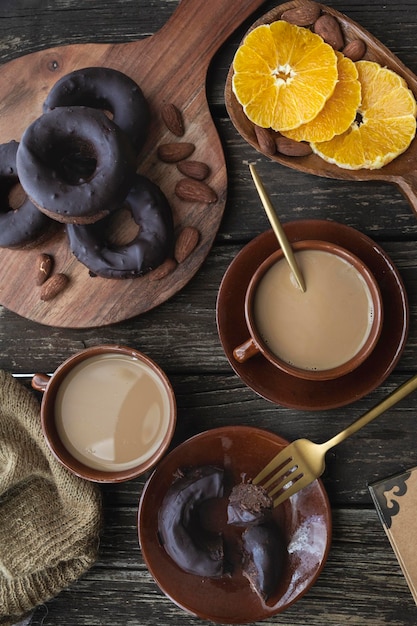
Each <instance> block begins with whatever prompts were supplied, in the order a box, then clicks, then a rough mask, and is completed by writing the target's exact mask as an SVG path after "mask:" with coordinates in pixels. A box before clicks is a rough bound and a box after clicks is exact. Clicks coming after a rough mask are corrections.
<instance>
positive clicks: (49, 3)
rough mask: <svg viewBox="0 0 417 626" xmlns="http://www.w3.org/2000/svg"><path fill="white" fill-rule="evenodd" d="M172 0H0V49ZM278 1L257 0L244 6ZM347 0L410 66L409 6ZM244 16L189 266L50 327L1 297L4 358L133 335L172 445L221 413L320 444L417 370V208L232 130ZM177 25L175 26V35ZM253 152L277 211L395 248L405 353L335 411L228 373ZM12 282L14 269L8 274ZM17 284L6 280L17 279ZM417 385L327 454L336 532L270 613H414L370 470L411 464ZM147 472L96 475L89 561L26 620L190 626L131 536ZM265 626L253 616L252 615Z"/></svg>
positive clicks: (414, 54) (31, 44) (14, 368)
mask: <svg viewBox="0 0 417 626" xmlns="http://www.w3.org/2000/svg"><path fill="white" fill-rule="evenodd" d="M177 4H178V3H177V1H176V0H175V2H172V0H158V2H156V3H155V2H153V1H151V0H89V2H88V3H86V2H85V0H32V1H30V0H14V2H11V3H9V6H8V7H7V10H6V8H4V7H5V6H6V5H3V4H2V3H0V18H1V19H0V62H2V63H5V62H7V61H9V60H11V59H14V58H17V57H19V56H21V55H23V54H27V53H29V52H32V51H38V50H39V51H40V50H45V49H47V48H50V47H51V46H60V45H62V44H74V43H75V44H83V43H86V42H93V43H96V44H98V43H100V44H102V43H104V44H111V43H113V42H118V43H129V42H134V41H137V40H139V39H141V38H143V37H146V36H148V35H150V34H152V33H154V32H157V31H158V30H159V29H160V28H161V27H162V26H163V24H165V23H166V21H167V20H168V19H169V17H170V15H172V14H173V12H174V9H175V7H176V6H177ZM276 4H277V3H276V2H273V1H271V0H267V2H265V3H264V4H263V5H262V6H261V7H259V9H257V10H256V11H255V12H254V16H253V19H255V18H257V17H259V16H260V15H261V14H262V13H263V12H265V11H267V10H270V9H272V8H273V7H274V6H275V5H276ZM326 4H328V5H329V6H331V7H333V8H335V9H337V10H339V11H342V12H344V13H346V14H347V15H348V16H349V17H351V18H352V19H354V20H355V21H357V22H359V23H360V24H361V25H363V26H364V27H365V28H366V29H367V30H369V31H370V32H371V33H372V34H373V35H374V36H375V37H377V38H378V39H379V40H380V41H382V42H383V43H384V44H385V45H387V46H388V47H389V48H390V49H391V50H392V51H393V52H394V53H395V54H396V55H397V56H398V57H399V58H400V59H401V60H402V61H403V62H404V63H405V64H406V65H407V67H409V68H410V70H411V71H412V72H414V73H416V72H417V14H416V12H415V7H414V3H412V2H410V0H400V1H399V2H396V3H387V4H385V5H384V4H381V3H380V2H377V1H376V0H364V1H363V2H355V1H354V0H334V1H333V2H327V3H326ZM250 21H251V20H250V19H246V20H245V22H244V23H243V24H242V26H240V27H239V28H238V29H237V31H236V32H235V33H233V34H232V35H231V37H230V38H229V39H228V40H227V41H226V42H225V44H224V45H223V46H222V47H221V49H220V50H219V52H218V53H217V54H216V55H215V57H214V60H213V63H212V64H211V65H210V68H209V72H208V81H207V97H208V102H209V107H210V113H211V115H212V117H213V119H214V123H215V126H216V129H217V132H218V135H219V137H220V141H221V143H222V147H223V150H224V155H225V161H226V166H227V175H228V194H227V202H226V207H225V211H224V215H223V218H222V221H221V223H220V225H219V229H218V232H217V235H216V238H215V240H214V245H213V247H212V249H211V251H210V253H209V254H208V256H207V258H206V259H205V260H204V262H203V263H202V265H201V267H200V268H199V270H198V271H197V272H196V274H195V276H194V277H193V278H192V280H190V281H189V282H188V284H186V285H185V286H184V288H183V289H181V290H180V291H178V292H177V293H176V294H175V295H173V297H171V298H170V299H168V300H167V301H165V302H164V303H163V304H161V305H160V306H158V307H157V308H155V309H153V310H150V311H148V312H147V313H145V314H143V315H140V316H138V317H133V318H132V319H129V320H127V321H123V322H120V323H116V324H111V325H109V326H104V327H100V328H87V329H83V328H77V329H70V328H60V327H56V326H48V325H43V324H40V323H38V322H36V321H31V320H28V319H26V318H25V317H22V316H20V315H17V314H15V313H13V312H11V311H10V310H8V309H7V308H5V307H0V367H1V368H3V369H5V370H7V371H10V372H20V373H24V372H33V371H52V370H53V369H54V368H55V367H56V366H57V365H58V364H59V363H60V362H61V361H62V360H64V359H65V358H66V357H67V356H69V355H70V354H72V353H74V352H76V351H78V350H79V349H81V348H83V347H84V346H88V345H95V344H99V343H104V342H106V343H107V342H110V343H113V342H114V343H126V344H128V345H132V346H134V347H136V348H138V349H140V350H142V351H143V352H145V353H147V354H148V355H149V356H150V357H151V358H153V359H155V360H156V361H157V362H158V363H159V364H160V365H161V366H162V367H163V368H164V369H165V371H166V372H167V374H168V376H169V377H170V379H171V380H172V383H173V386H174V389H175V392H176V395H177V401H178V428H177V432H176V435H175V440H174V442H173V445H175V444H176V443H179V442H181V441H183V440H184V439H186V438H187V437H189V436H190V435H193V434H195V433H198V432H200V431H202V430H205V429H209V428H214V427H217V426H221V425H230V424H243V425H251V426H261V427H264V428H268V429H270V430H272V431H273V432H276V433H278V434H280V435H282V436H283V437H285V438H287V439H294V438H296V437H298V436H307V437H309V438H311V439H313V440H315V441H322V440H325V439H327V438H328V437H329V436H331V435H332V434H334V433H335V432H337V431H338V430H339V429H340V428H342V427H344V426H346V425H347V424H348V423H350V422H351V421H353V419H355V418H356V417H359V415H360V414H361V413H362V412H364V411H365V410H367V409H368V408H370V407H371V406H372V405H373V404H375V403H376V402H378V401H379V400H381V399H382V398H383V397H384V396H385V395H386V394H387V393H389V392H390V391H392V390H393V389H394V387H395V386H397V385H398V384H400V383H401V382H403V381H404V380H405V379H406V378H407V377H409V376H410V375H411V374H413V373H415V372H417V350H416V348H417V327H416V319H417V220H416V218H415V216H414V214H413V212H412V210H411V208H410V206H409V205H408V203H407V201H406V200H405V198H404V197H403V196H402V195H401V193H400V192H399V191H398V190H397V189H396V188H395V187H394V186H392V185H390V184H387V183H384V182H374V181H365V182H360V183H357V182H354V181H336V180H330V179H325V178H320V177H316V176H312V175H310V174H307V173H302V172H297V171H294V170H291V169H289V168H286V167H284V166H283V165H281V164H278V163H272V162H270V161H269V160H268V159H267V158H265V157H263V156H261V155H259V154H258V153H256V152H255V151H254V150H253V149H252V148H251V147H250V146H249V145H248V144H246V143H245V142H244V141H243V140H242V138H241V137H240V136H239V135H238V134H237V132H236V131H235V129H234V127H233V125H232V124H231V122H230V120H229V119H228V117H227V114H226V111H225V107H224V97H223V91H224V84H225V80H226V76H227V72H228V69H229V65H230V62H231V59H232V57H233V54H234V51H235V49H236V45H237V43H238V41H239V40H240V38H241V36H242V34H243V33H244V32H245V31H246V29H247V28H248V26H249V24H250ZM178 36H180V33H179V34H178ZM249 161H253V162H256V163H257V167H258V170H259V172H260V174H261V176H262V178H263V180H264V181H265V183H266V184H267V186H268V191H269V192H270V195H271V197H272V200H273V202H274V204H275V206H276V207H277V209H278V210H279V215H280V218H281V219H282V221H290V220H298V219H307V218H308V219H314V218H317V219H331V220H336V221H339V222H341V223H344V224H348V225H349V226H353V227H355V228H357V229H359V230H361V231H362V232H364V233H365V234H367V235H368V236H370V237H372V238H373V239H375V241H377V242H378V243H379V245H381V246H382V247H383V248H384V250H385V251H386V252H387V253H388V254H389V255H390V256H391V258H392V260H393V262H394V263H395V265H396V266H397V268H398V270H399V272H400V274H401V276H402V278H403V281H404V284H405V286H406V290H407V294H408V299H409V305H410V328H409V336H408V340H407V343H406V346H405V350H404V353H403V355H402V357H401V359H400V361H399V363H398V365H397V367H396V369H395V371H394V372H393V373H392V374H391V375H390V376H389V378H388V379H387V380H386V381H385V382H384V383H383V385H382V386H381V387H380V388H379V389H376V390H374V391H373V392H372V393H370V394H369V396H367V397H365V398H362V399H361V400H360V401H358V402H355V403H354V404H352V405H349V406H348V407H344V408H341V409H336V410H334V411H323V412H321V411H319V412H314V413H311V412H308V411H296V410H292V409H285V408H283V407H279V406H276V405H274V404H272V403H270V402H267V401H266V400H264V399H262V398H261V397H259V396H258V395H257V394H256V393H255V392H254V391H252V390H251V389H249V388H248V387H246V386H245V385H244V384H243V383H242V382H241V381H240V380H239V378H238V377H237V376H236V375H235V374H234V372H233V371H232V369H231V367H230V365H229V363H228V361H227V359H226V357H225V355H224V352H223V350H222V347H221V344H220V341H219V338H218V334H217V328H216V315H215V306H216V297H217V291H218V288H219V285H220V281H221V279H222V276H223V275H224V273H225V271H226V270H227V267H228V266H229V264H230V263H231V261H232V260H233V258H234V257H235V256H236V254H237V253H238V252H239V251H240V250H241V249H242V247H243V246H244V245H245V244H246V243H247V242H249V241H250V240H251V239H252V238H253V237H255V236H256V235H258V234H259V233H261V232H263V231H264V230H265V229H267V228H268V224H267V220H266V217H265V215H264V212H263V210H262V209H261V207H260V204H259V199H258V197H257V194H256V191H255V190H254V188H253V185H252V182H251V178H250V174H249V171H248V167H247V164H248V162H249ZM10 280H11V281H13V280H15V277H13V276H12V277H10ZM14 284H15V285H16V288H17V285H18V282H17V281H16V282H15V283H14ZM416 406H417V396H416V395H414V396H410V397H409V398H407V399H405V400H404V401H402V402H401V403H400V404H399V405H398V406H397V407H395V408H394V409H392V410H391V411H390V412H389V413H387V414H386V415H384V416H381V417H380V418H379V419H378V420H376V421H375V422H374V423H373V424H371V425H369V426H368V427H367V428H366V429H364V430H362V431H361V432H360V433H358V434H357V435H356V436H355V437H354V438H351V439H350V440H347V441H346V442H344V443H343V444H341V445H340V446H338V447H337V448H335V449H334V450H332V451H331V452H330V453H329V455H328V458H327V467H326V473H325V475H324V478H323V480H324V485H325V487H326V489H327V491H328V494H329V497H330V501H331V505H332V515H333V524H334V529H333V543H332V547H331V550H330V555H329V559H328V561H327V564H326V566H325V568H324V571H323V573H322V574H321V576H320V578H319V579H318V581H317V582H316V584H315V585H314V587H313V588H312V589H311V590H310V591H309V592H308V593H307V594H306V595H305V596H304V597H303V598H302V600H301V601H300V602H298V603H296V604H295V605H294V606H293V607H291V608H290V609H289V610H288V611H286V612H285V613H284V614H282V615H279V616H277V617H275V618H274V619H271V620H267V621H264V622H262V624H265V625H267V626H269V625H271V626H272V624H285V625H286V626H306V625H307V624H308V625H309V626H323V625H324V624H326V625H329V626H345V625H346V626H348V625H349V626H352V625H354V626H385V625H387V626H388V625H389V626H415V624H416V623H417V609H416V606H415V604H414V601H413V599H412V596H411V594H410V592H409V590H408V587H407V585H406V582H405V579H404V577H403V576H402V574H401V572H400V569H399V566H398V563H397V561H396V559H395V557H394V555H393V553H392V551H391V548H390V546H389V544H388V540H387V539H386V537H385V534H384V531H383V529H382V527H381V525H380V523H379V520H378V517H377V514H376V512H375V510H374V508H373V506H372V503H371V500H370V497H369V494H368V489H367V483H369V482H372V481H373V480H376V479H378V478H382V477H384V476H387V475H389V474H391V473H394V472H397V471H399V470H401V469H404V468H408V467H411V466H413V465H417V452H416V450H417V428H416V423H417V422H416V412H417V410H416ZM145 478H146V477H143V478H141V479H137V480H134V481H130V482H129V483H124V484H121V485H115V486H104V487H102V492H103V499H104V512H105V525H104V531H103V538H102V543H101V548H100V557H99V560H98V562H97V564H96V565H95V566H94V567H93V568H92V569H91V570H90V571H89V572H88V573H87V574H86V575H85V576H83V577H82V578H81V579H80V580H79V581H77V582H76V583H74V584H73V585H72V586H71V587H70V588H69V589H67V590H65V591H64V592H62V593H61V594H60V595H59V596H57V597H56V598H55V599H53V600H51V601H50V602H48V603H46V605H44V606H40V607H39V608H38V609H37V610H36V611H35V614H34V616H33V619H32V623H31V626H35V625H36V626H41V625H43V626H55V625H56V624H62V625H63V626H96V625H97V626H127V625H130V626H147V625H149V626H150V625H151V624H155V623H156V622H158V623H160V624H161V625H162V626H165V625H168V624H169V625H170V626H187V625H189V626H197V625H198V624H202V623H205V622H201V621H200V620H198V619H195V618H193V617H190V616H188V615H186V614H185V613H184V612H183V611H181V610H180V609H178V608H177V607H176V606H175V605H174V604H173V603H172V602H171V601H169V600H168V599H167V598H166V597H165V596H164V595H163V594H162V593H161V592H160V591H159V589H158V588H157V586H156V584H155V583H154V582H153V580H152V578H151V577H150V575H149V573H148V571H147V569H146V567H145V565H144V563H143V559H142V556H141V552H140V548H139V545H138V541H137V532H136V515H137V505H138V500H139V497H140V494H141V490H142V488H143V485H144V481H145ZM259 626H261V623H259Z"/></svg>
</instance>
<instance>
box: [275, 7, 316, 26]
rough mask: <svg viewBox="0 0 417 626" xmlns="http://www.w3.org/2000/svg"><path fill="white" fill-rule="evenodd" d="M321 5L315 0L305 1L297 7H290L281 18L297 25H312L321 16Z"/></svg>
mask: <svg viewBox="0 0 417 626" xmlns="http://www.w3.org/2000/svg"><path fill="white" fill-rule="evenodd" d="M320 12H321V11H320V6H319V5H318V4H316V3H315V2H305V3H303V4H302V5H301V6H299V7H298V8H296V9H288V10H287V11H284V13H283V14H282V15H281V19H282V20H285V21H286V22H290V24H295V25H296V26H310V24H314V22H315V21H316V19H317V18H318V17H319V16H320Z"/></svg>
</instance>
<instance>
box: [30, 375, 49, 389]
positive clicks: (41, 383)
mask: <svg viewBox="0 0 417 626" xmlns="http://www.w3.org/2000/svg"><path fill="white" fill-rule="evenodd" d="M50 380H51V377H50V376H48V374H34V375H33V378H32V381H31V385H32V387H33V389H35V390H36V391H41V392H42V393H43V392H44V391H45V389H46V386H47V384H48V383H49V381H50Z"/></svg>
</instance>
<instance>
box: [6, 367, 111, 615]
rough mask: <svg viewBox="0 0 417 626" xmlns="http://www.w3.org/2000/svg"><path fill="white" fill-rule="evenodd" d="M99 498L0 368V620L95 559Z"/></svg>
mask: <svg viewBox="0 0 417 626" xmlns="http://www.w3.org/2000/svg"><path fill="white" fill-rule="evenodd" d="M100 528H101V499H100V492H99V490H98V488H97V486H96V485H94V484H92V483H90V482H88V481H84V480H82V479H80V478H78V477H76V476H74V475H73V474H71V473H70V472H69V471H68V470H66V469H65V468H64V467H63V466H62V465H61V464H60V463H59V462H58V461H57V460H56V459H55V457H54V456H53V455H52V453H51V452H50V450H49V447H48V446H47V444H46V442H45V440H44V436H43V433H42V427H41V421H40V407H39V403H38V401H37V399H36V398H35V396H34V394H32V393H31V392H30V390H28V389H26V388H25V387H23V385H21V383H19V382H18V381H16V380H15V379H14V378H13V377H12V376H11V375H10V374H8V373H6V372H3V371H1V370H0V624H1V625H2V626H10V625H11V624H14V623H15V622H17V621H19V618H21V616H22V615H24V614H25V613H27V612H28V611H30V610H31V609H33V608H34V607H35V606H37V605H38V604H41V603H43V602H45V601H46V600H48V599H50V598H52V597H53V596H55V595H57V594H58V593H59V592H60V591H61V590H62V589H64V588H65V587H67V586H68V585H70V584H71V583H72V582H73V581H75V580H76V579H77V578H79V577H80V576H81V575H82V574H83V573H84V572H85V571H86V570H87V569H88V568H89V567H91V565H93V563H94V562H95V561H96V559H97V555H98V547H99V535H100Z"/></svg>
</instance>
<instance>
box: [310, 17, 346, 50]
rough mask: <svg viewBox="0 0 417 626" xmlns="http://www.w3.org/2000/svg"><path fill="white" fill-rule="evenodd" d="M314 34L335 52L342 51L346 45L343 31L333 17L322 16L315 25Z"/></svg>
mask: <svg viewBox="0 0 417 626" xmlns="http://www.w3.org/2000/svg"><path fill="white" fill-rule="evenodd" d="M314 32H315V33H317V35H320V37H322V39H323V40H324V41H325V42H326V43H328V44H329V46H331V47H332V48H334V49H335V50H341V49H342V48H343V47H344V45H345V41H344V38H343V33H342V29H341V28H340V24H339V22H338V21H337V19H336V18H335V17H333V15H329V14H328V13H324V14H323V15H321V16H320V17H319V18H318V19H317V20H316V22H315V23H314Z"/></svg>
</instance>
